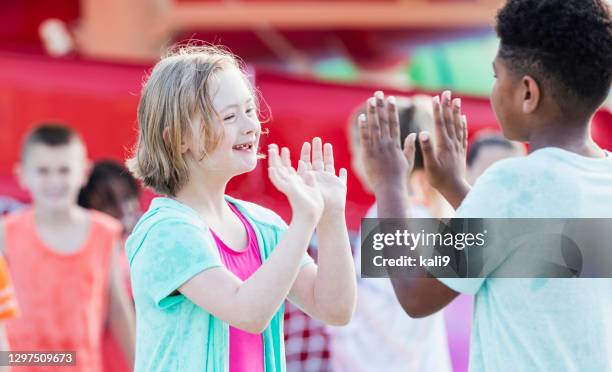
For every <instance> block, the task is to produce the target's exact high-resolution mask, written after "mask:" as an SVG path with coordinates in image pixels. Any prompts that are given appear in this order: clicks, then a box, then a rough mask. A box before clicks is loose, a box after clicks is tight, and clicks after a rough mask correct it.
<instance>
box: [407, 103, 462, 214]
mask: <svg viewBox="0 0 612 372" xmlns="http://www.w3.org/2000/svg"><path fill="white" fill-rule="evenodd" d="M432 103H433V113H434V122H435V137H436V138H435V141H433V143H432V139H431V135H430V134H429V133H427V132H422V133H421V134H420V135H419V140H420V144H421V149H422V151H423V162H424V164H425V173H426V175H427V180H428V181H429V183H430V184H431V185H432V186H433V187H435V188H436V189H438V191H440V193H441V194H442V195H443V196H444V197H445V198H446V199H447V200H448V201H449V202H450V204H451V205H452V206H453V207H455V208H457V207H458V206H459V205H460V204H461V201H462V200H463V198H464V197H465V195H466V194H467V192H468V191H469V189H470V187H469V185H468V182H467V181H466V158H467V142H468V132H467V120H466V117H465V115H462V113H461V99H459V98H455V99H454V100H452V99H451V92H450V91H445V92H444V93H442V102H440V98H439V97H437V96H436V97H433V99H432ZM406 156H409V155H408V154H407V155H406Z"/></svg>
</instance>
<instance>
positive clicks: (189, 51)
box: [126, 45, 257, 196]
mask: <svg viewBox="0 0 612 372" xmlns="http://www.w3.org/2000/svg"><path fill="white" fill-rule="evenodd" d="M227 68H236V69H237V70H238V71H239V72H240V73H241V75H242V76H243V78H244V80H245V83H246V84H247V87H248V88H249V90H251V93H252V95H253V99H254V100H255V101H256V102H255V103H256V104H257V95H256V94H255V92H254V90H253V87H252V85H251V83H250V82H249V80H248V77H247V74H246V72H245V69H244V66H243V64H242V62H241V61H240V60H239V59H238V58H237V57H236V56H234V55H233V54H232V53H230V52H229V51H227V50H225V49H223V48H221V47H217V46H209V45H207V46H200V45H198V46H195V45H179V46H177V47H175V48H173V49H172V50H170V51H169V52H168V53H167V55H166V56H164V57H162V59H161V60H160V61H159V62H158V63H157V64H156V65H155V67H154V68H153V71H152V72H151V74H150V75H149V77H148V78H147V79H146V81H145V83H144V86H143V88H142V95H141V97H140V103H139V105H138V128H139V135H138V143H137V144H136V147H135V149H134V151H133V155H132V157H131V158H130V159H128V160H127V162H126V165H127V167H128V169H129V170H130V171H131V172H132V173H133V174H134V176H135V177H136V178H138V179H140V180H142V182H143V183H144V185H145V186H147V187H150V188H152V189H153V190H154V191H155V192H157V193H160V194H164V195H171V196H173V195H176V193H177V191H178V190H180V189H181V188H182V187H183V186H184V185H185V183H186V182H187V180H188V179H189V171H188V166H187V162H186V159H185V157H184V156H183V154H182V153H181V142H182V141H184V140H186V139H189V138H190V136H192V135H195V134H198V135H199V136H200V141H198V143H200V144H201V146H202V147H201V148H200V149H199V150H200V151H199V153H200V154H201V159H203V158H204V157H205V156H206V155H207V154H209V153H210V152H212V151H213V150H214V149H215V148H216V146H217V145H218V144H219V142H220V140H221V136H222V133H223V131H222V130H221V129H222V127H221V126H222V125H223V120H222V119H221V117H220V116H219V114H218V113H217V112H216V111H215V109H214V107H213V104H212V94H213V93H214V92H211V91H210V82H211V79H213V78H214V76H215V74H216V73H217V72H219V71H220V70H223V69H227ZM194 120H198V121H200V122H198V123H196V122H194ZM164 131H166V134H165V135H164ZM201 159H200V160H201Z"/></svg>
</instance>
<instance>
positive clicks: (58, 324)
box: [4, 209, 121, 372]
mask: <svg viewBox="0 0 612 372" xmlns="http://www.w3.org/2000/svg"><path fill="white" fill-rule="evenodd" d="M89 216H90V230H89V235H88V237H87V238H86V242H85V244H84V245H83V246H82V247H81V249H79V250H78V251H77V252H76V253H72V254H60V253H56V252H54V251H52V250H51V249H50V248H48V247H47V246H45V245H44V243H43V242H42V241H41V240H40V238H39V237H38V234H37V232H36V226H35V222H34V213H33V210H31V209H26V210H23V211H19V212H16V213H15V214H12V215H9V216H7V217H6V218H5V220H4V227H5V232H6V237H5V243H6V251H5V254H6V260H7V263H8V265H9V269H10V270H11V275H12V279H13V284H14V288H15V292H16V294H17V301H18V303H19V306H20V309H21V316H20V317H18V318H17V319H14V320H10V321H8V322H7V335H8V338H9V342H10V345H11V349H12V350H24V351H25V350H32V351H36V350H40V351H48V350H58V351H69V350H71V351H76V362H77V366H76V367H63V368H68V369H67V370H70V371H84V372H85V371H87V372H99V371H101V367H102V363H101V358H100V341H101V338H102V330H103V326H104V324H105V320H106V312H107V306H108V297H109V280H110V278H109V271H110V264H111V253H112V249H113V246H114V245H115V244H117V243H118V242H120V239H121V226H120V224H119V222H117V221H115V220H114V219H113V218H112V217H109V216H107V215H105V214H102V213H100V212H96V211H90V212H89ZM18 369H19V371H54V370H58V369H62V367H19V368H18Z"/></svg>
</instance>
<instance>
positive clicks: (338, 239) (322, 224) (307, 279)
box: [289, 138, 357, 326]
mask: <svg viewBox="0 0 612 372" xmlns="http://www.w3.org/2000/svg"><path fill="white" fill-rule="evenodd" d="M310 152H311V146H310V144H309V143H307V142H306V143H304V145H303V146H302V152H301V156H300V160H301V162H300V165H301V166H302V167H307V168H308V169H312V170H313V171H314V173H315V175H316V178H317V186H318V187H319V189H320V190H321V193H322V194H323V200H324V201H325V209H324V211H323V215H322V216H321V220H320V221H319V223H318V225H317V242H318V246H319V250H318V266H317V265H314V264H312V265H307V266H305V267H303V268H302V269H301V270H300V273H299V275H298V277H297V279H296V281H295V284H294V285H293V288H292V289H291V292H290V294H289V299H290V300H291V301H292V302H294V303H296V304H297V305H298V306H299V307H300V308H302V309H303V310H304V311H305V312H306V313H308V314H309V315H310V316H312V317H314V318H317V319H319V320H322V321H323V322H325V323H327V324H331V325H337V326H338V325H346V324H347V323H348V322H349V321H350V320H351V317H352V315H353V312H354V310H355V303H356V299H357V283H356V280H355V266H354V263H353V257H352V254H351V246H350V243H349V238H348V231H347V227H346V217H345V206H346V177H347V174H346V169H344V168H342V169H341V170H340V173H339V176H336V173H335V168H334V157H333V149H332V146H331V144H329V143H326V144H325V146H324V148H323V146H322V143H321V139H320V138H314V139H313V141H312V163H311V159H310V155H311V154H310ZM298 172H300V170H298Z"/></svg>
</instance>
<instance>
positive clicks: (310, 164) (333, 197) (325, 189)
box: [298, 137, 347, 219]
mask: <svg viewBox="0 0 612 372" xmlns="http://www.w3.org/2000/svg"><path fill="white" fill-rule="evenodd" d="M311 152H312V160H311ZM309 172H311V173H313V174H314V176H315V178H316V181H317V187H318V188H319V190H320V191H321V194H322V195H323V200H324V202H325V209H324V211H323V216H322V217H321V219H325V218H327V217H336V216H344V209H345V206H346V178H347V172H346V169H345V168H341V169H340V172H339V173H338V175H336V168H335V165H334V151H333V148H332V145H331V144H330V143H326V144H325V145H323V143H322V141H321V138H319V137H315V138H313V139H312V145H311V144H310V143H309V142H304V144H303V145H302V151H301V152H300V162H299V165H298V174H300V175H302V176H304V175H307V174H308V173H309ZM342 218H344V217H342Z"/></svg>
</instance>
